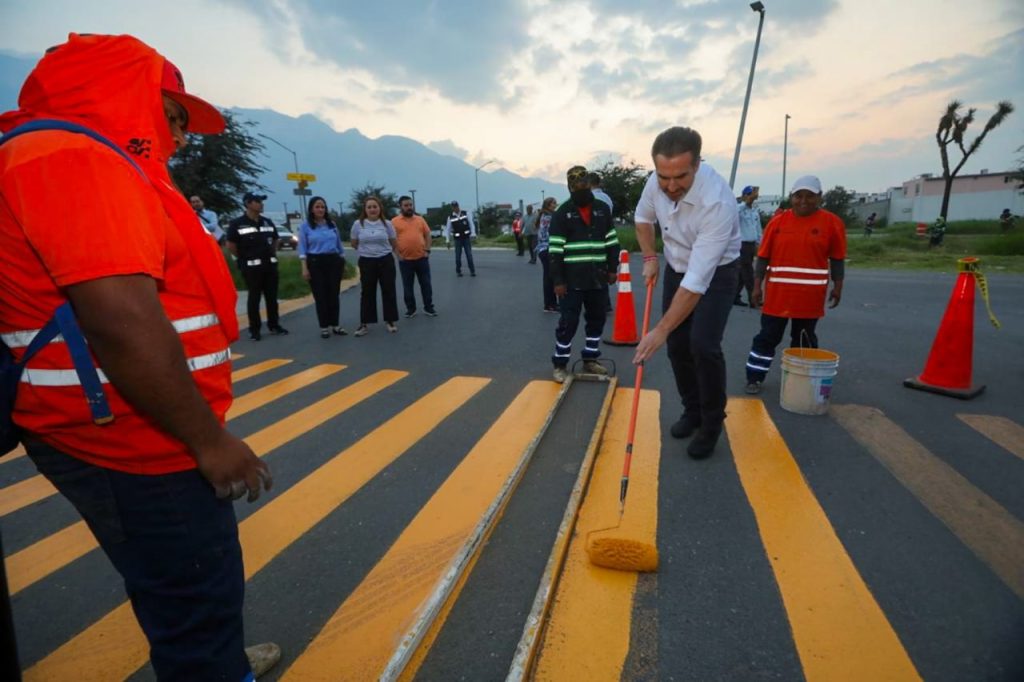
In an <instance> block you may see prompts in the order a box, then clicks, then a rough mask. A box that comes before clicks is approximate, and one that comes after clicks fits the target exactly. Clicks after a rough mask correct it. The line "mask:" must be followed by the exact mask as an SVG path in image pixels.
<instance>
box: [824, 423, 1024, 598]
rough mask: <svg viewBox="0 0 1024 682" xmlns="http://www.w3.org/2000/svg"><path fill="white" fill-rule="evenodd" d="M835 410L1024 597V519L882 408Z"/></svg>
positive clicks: (893, 470) (930, 509) (915, 494)
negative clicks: (886, 414) (898, 423)
mask: <svg viewBox="0 0 1024 682" xmlns="http://www.w3.org/2000/svg"><path fill="white" fill-rule="evenodd" d="M836 407H838V409H836ZM833 414H834V416H835V418H836V420H837V421H838V422H839V423H840V424H842V425H843V428H845V429H846V430H847V431H849V432H850V434H851V435H852V436H853V437H854V438H856V439H857V441H858V442H860V443H861V444H862V445H863V446H864V447H866V448H867V449H868V450H869V451H870V452H871V454H872V455H874V456H875V458H876V459H877V460H878V461H880V462H881V463H882V464H883V465H884V466H885V468H886V469H888V470H889V472H890V473H891V474H892V475H893V476H895V477H896V478H897V479H898V480H899V481H900V483H902V484H903V485H904V486H905V487H906V488H907V489H908V490H910V492H912V493H913V494H914V496H915V497H917V499H918V500H920V501H921V503H922V504H924V506H925V507H927V508H928V511H930V512H931V513H932V514H934V515H935V517H936V518H938V519H939V520H940V521H942V523H943V524H945V526H946V527H947V528H949V530H951V531H952V532H953V534H954V535H956V536H957V537H958V538H960V541H961V542H963V543H964V544H965V545H967V548H968V549H970V550H971V551H972V552H974V554H975V555H976V556H977V557H978V558H979V559H981V560H982V561H983V562H985V563H986V564H987V565H988V566H989V568H991V569H992V571H993V572H994V573H995V574H996V575H997V576H999V579H1000V580H1002V581H1003V582H1004V583H1006V586H1007V587H1009V588H1010V589H1011V590H1013V592H1014V593H1015V594H1016V595H1017V596H1018V597H1019V598H1021V599H1024V523H1021V522H1020V521H1018V520H1017V518H1016V517H1015V516H1013V514H1011V513H1010V512H1009V511H1007V510H1006V509H1005V508H1004V507H1003V506H1002V505H1000V504H999V503H998V502H996V501H995V500H993V499H992V498H991V497H989V496H988V495H986V494H985V493H984V492H982V491H981V490H979V489H978V488H976V487H975V486H974V485H973V484H972V483H971V482H970V481H968V480H967V479H966V478H964V477H963V476H961V475H960V474H959V473H958V472H957V471H956V470H955V469H953V467H951V466H949V465H948V464H946V463H945V462H944V461H942V460H941V459H939V458H938V457H936V456H935V455H933V454H932V453H931V452H929V451H928V449H927V448H925V447H924V446H923V445H921V444H920V443H918V442H917V441H916V440H914V439H913V438H912V437H911V436H910V435H909V434H908V433H907V432H906V431H904V430H903V429H902V428H900V427H899V426H898V425H897V424H895V423H894V422H893V421H892V420H890V419H888V418H887V417H886V416H885V415H884V414H882V412H881V411H880V410H877V409H875V408H873V407H866V406H863V405H839V406H834V407H833Z"/></svg>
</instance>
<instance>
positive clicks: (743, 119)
mask: <svg viewBox="0 0 1024 682" xmlns="http://www.w3.org/2000/svg"><path fill="white" fill-rule="evenodd" d="M750 9H752V10H754V11H755V12H757V13H758V14H760V15H761V18H760V19H759V20H758V22H757V40H755V41H754V58H753V59H752V60H750V77H749V78H748V79H747V96H746V97H745V98H744V99H743V114H742V115H741V116H740V133H739V135H738V136H737V137H736V153H735V154H733V157H732V172H731V173H729V187H733V186H735V184H736V167H737V166H738V165H739V163H740V147H741V146H742V145H743V127H744V126H745V125H746V124H747V107H748V106H750V89H751V88H752V87H753V86H754V67H755V66H757V48H758V47H760V46H761V28H762V27H763V26H764V3H763V2H752V3H750Z"/></svg>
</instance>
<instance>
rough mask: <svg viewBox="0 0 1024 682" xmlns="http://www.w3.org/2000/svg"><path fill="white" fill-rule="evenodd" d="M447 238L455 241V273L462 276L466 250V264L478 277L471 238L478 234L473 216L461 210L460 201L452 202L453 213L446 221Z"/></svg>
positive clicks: (470, 271)
mask: <svg viewBox="0 0 1024 682" xmlns="http://www.w3.org/2000/svg"><path fill="white" fill-rule="evenodd" d="M444 227H445V238H446V239H450V240H451V241H454V242H455V274H457V275H458V276H459V277H462V252H463V251H465V252H466V264H467V265H469V274H470V276H472V277H476V267H475V266H474V265H473V246H472V244H471V240H472V238H473V237H474V236H476V229H475V228H474V226H473V217H472V216H470V215H469V214H467V213H466V212H465V211H460V210H459V202H457V201H453V202H452V214H451V215H450V216H448V222H447V223H445V226H444Z"/></svg>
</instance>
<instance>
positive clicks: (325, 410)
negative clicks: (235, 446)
mask: <svg viewBox="0 0 1024 682" xmlns="http://www.w3.org/2000/svg"><path fill="white" fill-rule="evenodd" d="M406 376H408V372H400V371H397V370H390V369H385V370H381V371H379V372H375V373H374V374H371V375H370V376H368V377H366V378H364V379H361V380H359V381H357V382H356V383H354V384H352V385H351V386H347V387H345V388H343V389H341V390H340V391H336V392H335V393H333V394H331V395H329V396H327V397H326V398H324V399H322V400H319V401H317V402H315V403H313V404H312V405H309V406H308V407H304V408H303V409H301V410H299V411H297V412H294V413H293V414H291V415H289V416H288V417H285V418H284V419H282V420H280V421H278V422H275V423H273V424H271V425H270V426H267V427H266V428H264V429H263V430H261V431H258V432H256V433H254V434H252V435H251V436H248V437H246V438H244V439H243V440H245V442H246V443H247V444H248V445H249V447H250V448H252V450H253V452H254V453H256V455H257V456H259V457H262V456H264V455H266V454H267V453H268V452H271V451H272V450H274V449H275V448H278V447H280V446H281V445H284V444H285V443H287V442H288V441H290V440H292V439H294V438H297V437H299V436H301V435H302V434H304V433H306V432H307V431H309V430H310V429H312V428H314V427H316V426H319V425H320V424H323V423H324V422H326V421H328V420H329V419H333V418H334V417H336V416H338V415H339V414H341V413H342V412H344V411H345V410H348V409H349V408H351V407H352V406H354V405H356V404H358V403H359V402H361V401H363V400H365V399H367V398H369V397H370V396H372V395H374V394H375V393H377V392H379V391H382V390H384V389H385V388H387V387H388V386H390V385H391V384H393V383H395V382H396V381H399V380H400V379H402V378H404V377H406ZM37 478H38V479H41V480H43V481H46V479H45V478H44V477H43V476H37ZM47 485H49V482H47ZM54 492H55V491H54ZM78 523H80V524H82V525H83V526H84V525H85V524H84V522H81V521H79V522H78ZM73 537H74V538H76V539H77V540H78V542H77V543H76V544H75V546H74V552H72V551H70V550H69V549H68V548H64V547H61V548H60V550H59V551H57V550H55V547H56V544H55V542H54V541H52V540H51V538H46V539H45V540H42V541H40V542H37V543H36V544H34V545H31V546H29V547H26V548H25V549H23V550H21V551H20V552H18V553H17V554H16V555H13V556H11V557H8V559H7V560H6V564H5V565H6V567H7V574H8V579H9V580H10V581H11V583H12V584H18V585H21V586H22V589H24V588H25V587H28V586H29V585H31V584H32V583H33V582H35V581H36V580H41V579H42V578H45V577H46V576H47V575H49V574H50V573H52V572H53V571H55V570H57V569H59V568H62V567H63V566H64V565H66V564H65V563H60V561H61V560H63V559H67V560H68V561H73V560H74V559H77V558H78V557H80V556H82V555H83V554H85V553H86V552H89V551H92V550H93V549H95V548H96V547H97V546H98V545H97V544H96V540H95V539H94V538H92V536H91V535H90V536H89V541H88V542H86V541H85V540H84V536H83V535H82V534H81V533H74V534H73ZM12 560H13V561H12Z"/></svg>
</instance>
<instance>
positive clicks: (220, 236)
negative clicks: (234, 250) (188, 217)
mask: <svg viewBox="0 0 1024 682" xmlns="http://www.w3.org/2000/svg"><path fill="white" fill-rule="evenodd" d="M188 201H189V203H190V204H192V209H193V210H194V211H195V212H196V216H198V217H199V222H201V223H202V224H203V227H205V228H206V231H207V232H209V233H210V235H211V236H212V237H213V239H214V240H215V241H216V242H217V243H218V244H220V245H221V246H223V245H224V230H222V229H220V225H219V224H218V223H217V214H216V213H214V212H213V211H211V210H210V209H208V208H206V206H205V204H203V200H202V198H201V197H200V196H199V195H198V194H193V195H192V196H191V197H190V198H189V200H188Z"/></svg>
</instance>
